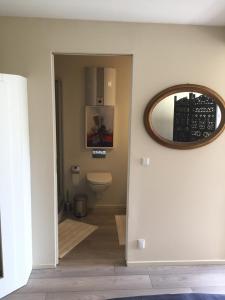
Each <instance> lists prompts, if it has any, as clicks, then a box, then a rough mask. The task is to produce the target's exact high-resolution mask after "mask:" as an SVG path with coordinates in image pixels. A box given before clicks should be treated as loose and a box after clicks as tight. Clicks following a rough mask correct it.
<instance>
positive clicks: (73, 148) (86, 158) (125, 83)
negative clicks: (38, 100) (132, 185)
mask: <svg viewBox="0 0 225 300" xmlns="http://www.w3.org/2000/svg"><path fill="white" fill-rule="evenodd" d="M131 63H132V58H131V56H80V55H79V56H70V55H56V56H55V74H56V77H57V78H59V79H61V80H62V84H63V129H64V182H65V190H69V192H70V200H71V201H72V199H71V198H72V197H73V195H74V193H86V194H88V196H89V201H88V202H89V206H93V205H94V203H96V204H97V205H104V206H110V205H113V206H117V205H119V206H125V205H126V198H127V195H126V190H127V162H128V134H129V132H128V116H129V109H130V103H131V74H132V73H131V68H132V65H131ZM87 66H91V67H94V66H95V67H97V66H102V67H112V68H115V69H116V102H115V133H114V134H115V136H114V138H115V148H114V149H113V150H107V156H106V158H105V159H96V158H92V156H91V150H90V149H85V145H84V140H85V139H84V135H85V133H84V132H85V82H84V79H85V76H84V68H85V67H87ZM72 165H80V168H81V174H80V184H79V185H78V186H76V187H74V186H73V185H72V178H71V171H70V169H71V166H72ZM90 171H110V172H111V173H112V178H113V182H112V185H111V186H110V187H109V188H108V190H107V191H105V192H104V195H103V198H102V199H101V200H98V201H96V199H95V196H94V194H93V192H91V191H90V189H89V188H88V187H87V184H86V180H85V175H86V173H87V172H90Z"/></svg>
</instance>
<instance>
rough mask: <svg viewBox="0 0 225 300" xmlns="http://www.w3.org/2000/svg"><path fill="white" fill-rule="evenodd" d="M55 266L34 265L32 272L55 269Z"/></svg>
mask: <svg viewBox="0 0 225 300" xmlns="http://www.w3.org/2000/svg"><path fill="white" fill-rule="evenodd" d="M55 268H56V265H34V266H33V268H32V269H33V270H40V269H55Z"/></svg>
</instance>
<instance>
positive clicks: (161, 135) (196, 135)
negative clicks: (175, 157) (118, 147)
mask: <svg viewBox="0 0 225 300" xmlns="http://www.w3.org/2000/svg"><path fill="white" fill-rule="evenodd" d="M224 120H225V106H224V101H223V99H222V98H221V97H220V96H219V95H218V94H217V93H216V92H214V91H213V90H211V89H209V88H207V87H204V86H200V85H195V84H181V85H176V86H173V87H170V88H168V89H166V90H163V91H162V92H160V93H159V94H157V95H156V96H155V97H154V98H153V99H152V100H150V102H149V103H148V105H147V106H146V109H145V113H144V125H145V128H146V130H147V132H148V134H149V135H150V136H151V137H152V138H153V139H154V140H155V141H157V142H158V143H160V144H161V145H164V146H166V147H169V148H176V149H192V148H197V147H201V146H204V145H206V144H208V143H210V142H212V141H213V140H214V139H216V138H217V137H218V136H219V135H220V134H221V132H222V131H223V129H224Z"/></svg>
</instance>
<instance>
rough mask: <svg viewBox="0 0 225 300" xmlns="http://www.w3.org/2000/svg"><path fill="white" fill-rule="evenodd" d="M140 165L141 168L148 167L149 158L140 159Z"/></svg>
mask: <svg viewBox="0 0 225 300" xmlns="http://www.w3.org/2000/svg"><path fill="white" fill-rule="evenodd" d="M141 165H142V166H143V167H148V166H149V165H150V158H149V157H142V158H141Z"/></svg>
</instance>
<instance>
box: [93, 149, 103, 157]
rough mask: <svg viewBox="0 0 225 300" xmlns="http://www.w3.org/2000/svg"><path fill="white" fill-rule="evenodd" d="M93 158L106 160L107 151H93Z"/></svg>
mask: <svg viewBox="0 0 225 300" xmlns="http://www.w3.org/2000/svg"><path fill="white" fill-rule="evenodd" d="M92 157H93V158H105V157H106V150H100V149H96V150H95V149H94V150H92Z"/></svg>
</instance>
